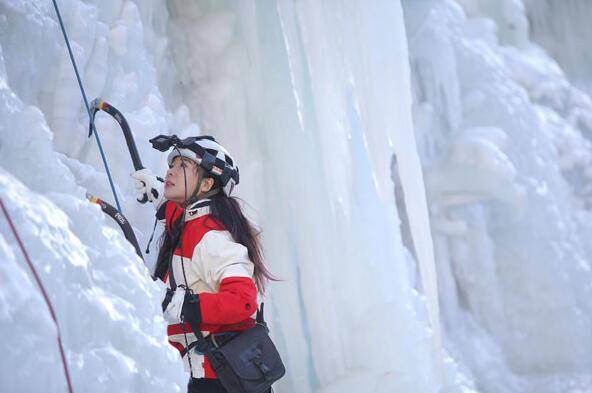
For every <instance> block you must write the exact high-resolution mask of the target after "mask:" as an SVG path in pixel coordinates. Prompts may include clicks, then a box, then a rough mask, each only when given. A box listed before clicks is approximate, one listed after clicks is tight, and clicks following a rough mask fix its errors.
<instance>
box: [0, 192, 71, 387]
mask: <svg viewBox="0 0 592 393" xmlns="http://www.w3.org/2000/svg"><path fill="white" fill-rule="evenodd" d="M0 207H1V208H2V211H3V212H4V216H6V220H7V221H8V225H9V226H10V229H11V230H12V233H13V234H14V237H15V238H16V241H17V242H18V244H19V247H20V249H21V251H22V252H23V255H24V256H25V260H26V261H27V264H28V265H29V268H30V269H31V271H32V272H33V276H34V277H35V281H36V282H37V285H38V286H39V289H40V290H41V294H42V295H43V298H44V299H45V303H46V304H47V307H48V308H49V313H50V314H51V318H52V319H53V322H54V323H55V326H56V329H57V332H58V346H59V349H60V356H61V357H62V364H63V365H64V373H65V374H66V381H67V382H68V392H69V393H72V392H73V390H72V381H71V380H70V373H69V372H68V363H67V362H66V356H65V355H64V347H63V345H62V338H61V334H60V326H59V325H58V320H57V318H56V315H55V312H54V310H53V306H52V305H51V301H50V300H49V296H47V292H46V291H45V288H44V287H43V283H42V282H41V279H40V278H39V275H38V274H37V270H35V266H34V265H33V263H32V262H31V258H29V254H27V250H26V249H25V246H24V244H23V242H22V240H21V238H20V236H19V235H18V232H17V231H16V228H15V227H14V224H13V222H12V220H11V219H10V215H9V214H8V210H6V207H5V206H4V202H2V199H0Z"/></svg>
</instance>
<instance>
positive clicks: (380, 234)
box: [0, 0, 454, 392]
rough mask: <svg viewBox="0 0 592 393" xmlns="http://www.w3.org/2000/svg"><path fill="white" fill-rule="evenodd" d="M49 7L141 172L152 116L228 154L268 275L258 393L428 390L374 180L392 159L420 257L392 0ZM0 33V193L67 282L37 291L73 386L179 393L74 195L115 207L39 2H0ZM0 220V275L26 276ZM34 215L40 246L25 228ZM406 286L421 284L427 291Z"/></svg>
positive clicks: (129, 270) (155, 290)
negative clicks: (262, 391) (267, 381)
mask: <svg viewBox="0 0 592 393" xmlns="http://www.w3.org/2000/svg"><path fill="white" fill-rule="evenodd" d="M59 3H60V5H61V7H62V12H63V16H64V20H65V22H66V28H67V29H68V32H69V34H70V38H71V40H72V45H73V49H74V52H75V56H76V58H77V60H78V63H79V67H80V69H81V71H82V73H83V80H84V81H85V85H86V88H87V93H88V95H89V97H90V98H91V99H92V98H94V97H96V96H101V97H103V98H104V99H106V100H108V101H109V102H111V103H112V104H113V105H115V106H117V107H118V108H119V109H120V110H122V112H124V113H125V115H126V117H127V118H128V120H129V121H130V124H131V126H132V128H133V130H134V133H135V135H136V139H137V144H138V148H139V150H140V153H141V155H142V158H143V161H144V164H145V165H146V166H148V167H150V168H152V169H153V170H154V171H156V172H164V166H163V164H164V162H163V161H164V155H161V154H160V153H157V152H155V151H152V150H151V149H149V147H148V145H147V143H146V141H147V139H148V138H149V137H150V136H153V135H155V134H157V133H161V132H165V131H167V130H174V131H175V132H177V133H179V134H181V135H190V134H196V133H200V132H202V131H201V130H204V131H203V132H212V133H213V134H214V135H215V136H216V137H218V138H219V139H220V140H221V141H222V142H223V143H224V144H225V145H227V146H228V147H229V149H230V151H231V152H232V153H233V154H234V155H235V156H236V158H237V160H238V162H239V163H240V167H241V184H240V186H239V187H238V194H239V196H242V197H243V198H244V199H245V200H246V201H247V202H248V203H249V204H250V205H251V207H250V208H249V209H250V210H249V211H250V213H251V215H253V217H254V218H255V219H256V220H257V221H258V223H259V224H260V225H261V226H262V228H263V236H264V242H265V246H266V249H267V258H268V261H269V265H270V268H271V270H272V271H273V272H274V273H275V274H276V275H277V276H278V277H279V278H281V279H282V280H283V281H280V282H278V283H275V284H273V285H272V286H271V288H270V291H269V293H268V304H269V306H270V307H268V308H266V310H268V319H269V320H270V322H271V325H272V332H273V335H274V337H275V339H276V341H277V343H278V345H279V347H280V350H281V351H282V353H283V354H284V358H285V361H286V363H287V366H288V374H287V376H286V378H285V379H284V380H283V381H282V382H281V383H280V384H279V385H278V387H277V391H284V392H296V391H297V392H337V391H339V392H344V391H352V392H353V391H366V392H372V391H375V392H387V391H400V392H416V391H417V390H420V391H422V392H436V391H438V389H439V387H440V385H441V375H440V374H439V373H440V371H441V370H440V371H439V370H438V367H439V366H438V363H439V362H440V361H441V356H442V354H441V353H439V350H438V348H437V346H438V338H437V335H438V326H437V319H434V310H436V314H437V303H435V302H434V299H433V295H434V294H435V291H434V289H435V287H434V286H433V284H434V280H433V276H432V280H431V281H430V280H425V279H424V280H423V283H422V284H419V283H418V282H417V281H418V280H419V279H421V278H424V277H423V276H422V277H419V278H418V277H416V276H415V274H414V271H415V269H416V266H415V261H414V260H413V258H412V256H411V253H409V252H408V251H407V250H406V249H405V248H404V247H403V245H402V242H401V236H400V231H399V221H398V212H397V209H396V205H395V196H394V193H393V183H392V181H391V162H392V159H393V153H394V152H397V153H398V157H397V158H398V165H399V171H398V175H399V178H400V179H401V183H402V184H403V187H404V188H405V189H404V190H403V189H401V188H399V189H395V190H394V191H395V193H397V194H398V195H405V197H406V201H407V207H408V208H406V210H405V211H404V213H405V215H406V216H407V217H409V221H410V224H411V225H409V227H410V228H411V229H410V232H411V233H412V235H413V237H412V241H413V243H414V244H415V246H416V247H415V253H416V255H418V257H419V258H420V259H421V260H422V261H424V262H425V261H427V263H430V262H431V261H430V259H431V240H430V236H431V235H430V232H429V225H428V220H427V214H426V213H427V212H426V209H425V197H424V192H423V185H422V182H421V181H419V179H421V176H422V174H421V171H420V168H419V159H418V156H417V154H416V153H415V149H414V148H411V149H409V150H408V151H407V150H405V149H404V148H405V147H406V146H413V144H414V143H415V142H414V135H413V132H412V123H411V116H410V103H411V96H410V80H409V69H408V62H407V57H408V54H407V49H406V38H405V32H404V29H403V15H402V9H401V6H400V4H399V3H398V2H394V3H374V4H369V5H365V6H362V5H361V4H360V3H358V2H355V1H350V2H322V3H320V2H314V1H307V2H290V1H277V2H270V3H266V4H262V3H259V2H254V1H220V2H211V1H203V2H194V1H185V2H182V1H176V2H170V3H168V4H165V3H163V2H156V1H141V2H133V1H121V0H112V1H101V2H92V1H91V2H82V1H77V0H69V1H63V2H59ZM352 18H353V19H352ZM0 33H1V34H0V46H1V48H2V54H3V58H2V61H1V62H0V64H1V65H2V66H1V67H0V69H2V70H3V72H2V79H1V80H2V86H1V87H2V93H3V94H4V96H3V97H4V100H3V101H1V102H0V103H1V108H0V111H2V117H1V119H2V120H1V121H0V127H1V132H0V152H1V155H0V165H1V166H2V168H3V169H2V170H3V172H1V173H0V175H1V179H2V192H3V193H2V198H3V200H4V201H5V202H6V203H8V204H9V205H11V206H12V208H11V212H12V213H13V214H15V215H16V216H17V224H18V226H19V227H21V228H23V231H25V234H26V237H27V239H26V240H27V243H28V244H29V246H30V247H32V249H33V250H35V258H34V262H36V263H37V264H39V266H40V268H41V269H45V274H44V275H43V280H44V281H45V282H47V283H48V286H49V288H50V292H52V293H56V292H57V291H56V290H55V288H58V287H60V288H64V290H63V291H62V292H58V293H59V294H60V296H63V297H57V293H56V295H54V296H56V298H55V301H56V303H58V304H59V306H58V307H57V308H58V319H59V320H60V321H61V323H62V331H63V332H64V334H65V335H66V339H65V344H66V349H67V353H68V358H69V360H70V363H72V364H73V366H72V367H73V368H74V369H75V373H74V378H75V389H76V390H77V391H112V390H116V389H117V390H118V391H162V390H163V389H165V390H172V391H174V390H175V389H181V390H182V389H183V387H182V386H183V384H184V382H185V381H184V379H185V378H186V377H184V376H181V375H180V362H178V364H177V363H175V360H174V359H171V357H170V355H171V354H172V352H171V351H170V350H167V349H166V348H165V346H164V331H163V329H162V320H161V319H160V316H159V315H158V314H159V312H158V304H159V300H158V298H159V287H158V285H157V284H153V283H152V282H151V281H150V280H149V278H148V274H147V271H146V270H145V269H144V268H143V267H142V265H141V262H140V261H139V260H138V259H137V258H136V257H135V256H134V255H133V251H132V249H131V248H130V247H127V244H126V243H125V241H124V240H123V238H122V236H121V234H120V233H119V231H118V230H117V229H116V228H115V227H114V225H113V223H111V222H109V221H108V220H106V219H104V218H103V217H102V216H101V214H100V212H99V211H98V210H97V208H96V207H93V206H90V205H88V203H87V202H86V201H85V200H84V199H83V193H84V191H89V192H91V193H94V194H97V195H99V196H101V197H104V198H106V199H107V200H109V201H112V199H111V196H110V190H109V189H108V186H107V184H108V183H107V181H106V176H105V174H104V169H103V167H102V163H101V162H100V160H99V155H98V151H97V148H96V145H95V143H94V140H88V139H86V136H85V135H86V132H87V130H86V128H87V123H86V122H87V119H86V114H85V111H84V109H83V107H82V100H81V97H80V95H79V94H80V93H79V91H78V88H77V85H76V81H75V79H74V74H73V72H72V69H71V65H70V63H69V59H68V57H67V53H66V51H65V47H64V44H63V41H62V37H61V34H60V32H59V28H58V25H57V23H56V17H55V15H54V11H53V9H52V8H51V4H50V3H47V2H25V1H4V2H0ZM385 48H386V49H385ZM96 124H97V129H98V130H99V132H100V136H101V139H102V142H103V146H104V148H105V151H106V152H107V156H108V160H109V164H110V167H111V169H112V172H113V175H114V179H115V182H116V185H117V191H118V193H119V195H120V197H121V198H122V207H123V211H124V213H125V214H126V215H127V217H128V218H129V219H130V220H131V221H132V222H133V223H134V225H135V227H136V230H137V231H138V234H139V238H140V243H141V244H142V245H144V244H145V241H146V238H147V235H148V234H149V231H150V229H151V224H152V220H151V211H150V208H149V207H145V206H142V207H141V206H138V205H137V204H136V203H135V201H134V193H133V186H132V183H131V181H130V179H129V177H128V175H129V173H130V172H131V171H132V167H131V162H130V160H129V157H128V154H127V152H126V150H125V148H124V145H123V138H122V136H121V134H120V132H119V130H118V129H117V127H116V125H115V123H114V122H113V121H112V119H110V118H108V117H107V116H105V115H104V114H99V116H98V118H97V122H96ZM16 131H18V132H16ZM29 156H32V157H34V158H35V159H32V160H28V159H26V158H27V157H29ZM20 183H23V184H20ZM24 195H26V196H27V197H24ZM30 205H35V206H39V210H42V211H44V212H45V213H44V212H37V210H35V209H34V208H30V209H29V208H28V207H29V206H30ZM46 211H49V212H53V213H52V214H50V213H48V212H46ZM33 217H37V218H33ZM54 217H57V218H54ZM36 220H40V221H41V222H44V221H47V222H48V224H47V226H44V225H43V224H39V223H38V222H37V221H36ZM2 225H4V224H2ZM0 228H2V232H1V233H2V239H3V241H2V243H1V244H2V250H3V251H2V252H3V254H4V255H8V259H9V260H10V261H11V262H10V269H12V270H14V271H15V272H17V273H15V274H14V275H16V274H19V275H20V276H24V275H25V274H26V270H25V269H23V266H22V265H19V263H18V261H19V259H18V250H16V249H15V247H14V242H13V240H11V238H10V237H9V236H10V234H9V232H8V231H7V228H6V226H2V227H0ZM34 228H38V229H42V230H43V231H42V232H43V233H45V232H49V233H53V234H55V242H49V243H48V242H46V241H44V240H43V239H44V238H43V236H41V237H38V238H36V239H35V236H34V235H30V234H28V231H34ZM5 244H8V246H5ZM50 256H51V257H50ZM54 265H55V266H54ZM422 266H423V267H422V269H423V270H425V266H427V265H425V264H422ZM428 267H429V266H428ZM56 270H58V271H56ZM432 274H433V272H432ZM7 275H9V276H10V275H12V274H11V273H9V274H7ZM416 280H417V281H416ZM27 285H28V288H31V291H30V292H28V294H29V296H32V297H33V298H38V297H39V295H38V294H36V293H35V294H33V293H34V292H33V291H32V288H33V286H32V284H31V285H29V284H27ZM418 287H423V290H424V291H425V292H426V293H428V291H430V290H431V292H429V294H428V296H427V297H424V296H422V295H420V293H419V292H417V291H416V290H415V289H414V288H418ZM430 288H431V289H430ZM52 289H53V290H52ZM2 293H3V294H4V292H2ZM430 295H431V296H432V298H430ZM426 298H427V299H426ZM19 299H21V298H19ZM26 300H27V299H26V298H25V297H22V300H19V304H22V303H23V302H25V301H26ZM34 304H35V305H34V307H36V308H35V309H36V310H37V311H38V313H36V315H37V314H39V315H46V311H45V310H44V308H43V305H42V303H41V302H40V301H39V299H37V300H35V303H34ZM428 310H429V311H430V312H428ZM85 311H86V312H85ZM17 312H18V309H17V308H14V309H9V312H8V313H6V314H5V315H4V319H3V320H2V321H3V322H2V325H1V329H2V331H6V332H10V331H12V329H14V326H15V323H16V321H17V319H18V318H17ZM44 313H45V314H44ZM81 315H83V316H84V318H83V320H79V319H80V318H77V317H78V316H81ZM430 315H431V317H430ZM27 318H29V316H28V317H27ZM30 319H31V321H32V322H33V321H34V320H33V316H30ZM46 319H47V318H46ZM98 319H100V322H99V320H98ZM128 324H129V325H130V326H131V327H130V328H129V329H127V330H126V328H127V325H128ZM26 326H28V328H26V329H24V330H23V332H22V334H23V335H26V336H27V337H31V339H33V338H38V337H44V338H47V340H45V341H47V346H46V347H43V348H41V349H40V350H42V351H43V353H44V354H52V352H51V351H52V348H53V347H52V345H53V344H52V341H51V339H52V336H53V335H54V332H52V331H51V324H49V323H47V321H45V322H44V325H43V327H41V326H40V327H39V328H37V327H35V326H37V325H36V324H34V323H31V324H28V325H26ZM41 329H44V331H43V332H40V330H41ZM82 332H84V334H83V333H82ZM116 332H117V333H121V334H116ZM7 334H8V333H7ZM89 336H90V338H89ZM5 345H8V344H7V343H5ZM144 346H147V348H144ZM142 349H144V350H143V351H142ZM6 353H12V352H8V348H7V352H6ZM15 356H16V355H15ZM29 356H33V354H30V355H29ZM48 356H54V358H48V361H46V362H44V363H43V364H42V365H40V366H39V367H40V368H42V370H43V373H44V375H50V376H51V377H50V378H51V383H52V384H53V385H52V384H48V385H46V387H48V389H49V390H52V389H53V390H54V391H58V390H60V384H63V379H62V375H61V373H59V372H57V371H56V370H55V368H52V367H55V366H50V364H53V362H54V360H55V352H53V355H48ZM17 359H21V358H16V357H15V358H11V359H9V360H3V361H2V365H3V366H4V365H5V363H6V362H8V361H9V362H12V361H13V360H17ZM448 360H449V363H450V362H451V359H448ZM22 361H23V362H25V361H29V357H27V355H26V354H25V355H24V357H23V358H22ZM8 370H9V371H10V370H12V369H10V368H9V369H8ZM451 372H452V375H453V378H451V379H452V380H454V370H452V371H451ZM27 375H28V374H27ZM22 380H24V382H21V379H20V378H19V379H18V380H15V379H4V378H3V379H1V380H0V381H2V382H1V383H2V384H5V385H2V388H3V389H4V388H5V387H6V389H8V390H15V389H16V390H17V391H18V389H22V390H23V391H31V390H33V389H39V386H38V385H37V382H38V380H35V379H32V378H30V379H27V380H25V377H24V376H23V378H22ZM97 381H99V383H97ZM54 385H55V388H53V386H54ZM165 387H166V388H165Z"/></svg>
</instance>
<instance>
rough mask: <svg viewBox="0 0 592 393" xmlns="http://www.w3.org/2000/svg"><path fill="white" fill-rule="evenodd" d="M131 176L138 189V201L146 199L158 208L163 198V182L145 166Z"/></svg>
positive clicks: (142, 201)
mask: <svg viewBox="0 0 592 393" xmlns="http://www.w3.org/2000/svg"><path fill="white" fill-rule="evenodd" d="M132 178H133V179H134V185H135V186H136V190H137V191H138V194H137V195H136V199H137V200H138V202H141V203H144V202H146V200H148V201H150V202H152V204H153V205H154V207H155V208H156V209H158V208H159V207H160V205H161V204H162V202H163V200H164V191H163V189H164V185H163V182H162V181H161V180H159V179H158V178H157V177H156V176H155V175H154V174H153V173H152V172H151V171H150V169H147V168H144V169H140V170H139V171H136V172H134V173H132Z"/></svg>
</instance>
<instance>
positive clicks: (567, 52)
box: [524, 0, 592, 92]
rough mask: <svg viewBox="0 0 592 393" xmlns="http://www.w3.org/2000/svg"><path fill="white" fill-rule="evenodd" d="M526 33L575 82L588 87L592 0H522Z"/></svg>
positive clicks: (590, 59) (588, 89) (591, 37)
mask: <svg viewBox="0 0 592 393" xmlns="http://www.w3.org/2000/svg"><path fill="white" fill-rule="evenodd" d="M524 4H525V6H526V15H527V16H528V20H529V22H530V35H531V38H532V40H533V41H535V42H536V43H538V44H539V45H541V46H542V47H543V48H545V50H546V51H547V52H548V53H549V55H550V56H551V57H553V59H555V60H556V61H557V62H558V63H559V64H560V65H561V67H562V69H563V70H564V71H565V72H566V73H567V74H568V76H569V77H570V80H572V81H573V82H574V83H576V84H577V85H578V86H581V87H584V88H585V89H586V90H587V91H588V92H589V91H592V90H591V88H592V85H591V83H590V66H591V65H592V52H591V51H590V50H589V49H590V44H589V42H590V40H592V29H590V26H589V21H590V18H591V17H592V4H590V2H588V1H582V0H566V1H548V0H547V1H534V0H526V1H524Z"/></svg>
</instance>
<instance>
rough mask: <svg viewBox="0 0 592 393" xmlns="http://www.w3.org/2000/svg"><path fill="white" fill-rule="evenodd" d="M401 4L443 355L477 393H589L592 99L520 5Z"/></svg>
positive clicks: (509, 3)
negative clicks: (539, 39)
mask: <svg viewBox="0 0 592 393" xmlns="http://www.w3.org/2000/svg"><path fill="white" fill-rule="evenodd" d="M404 5H405V22H406V26H407V33H408V39H409V48H410V62H411V69H412V80H413V93H414V109H413V110H414V120H415V123H416V135H417V139H418V144H419V151H420V156H421V158H422V163H423V166H424V170H425V173H426V175H425V178H426V188H427V193H428V199H429V204H430V213H431V220H432V229H433V234H434V242H435V249H436V260H437V266H438V277H439V287H440V302H441V303H440V304H441V309H442V316H443V324H444V331H445V336H446V339H447V340H446V341H445V342H446V348H447V349H449V350H450V351H451V353H452V355H453V357H454V358H455V359H456V360H457V361H458V362H459V363H460V364H462V365H463V366H466V367H467V368H468V370H466V373H467V374H468V375H470V378H471V379H473V380H474V382H475V387H476V388H477V389H478V390H479V391H483V392H527V391H528V392H567V391H573V390H574V389H575V390H576V391H577V389H582V391H586V390H588V389H589V388H590V386H591V384H590V382H591V378H592V376H591V375H590V369H591V364H592V358H591V357H590V355H589V354H590V350H591V349H592V335H591V332H592V319H591V317H590V316H591V315H592V314H591V313H590V311H591V303H590V301H589V300H588V299H590V291H591V287H590V278H591V271H590V257H589V255H590V252H589V251H590V250H589V242H587V240H586V239H588V238H589V236H590V225H589V224H588V223H589V217H590V212H589V210H588V207H589V197H588V195H587V192H588V191H587V190H589V186H590V177H589V169H588V168H589V167H590V166H589V165H590V153H589V151H590V150H589V148H590V141H589V140H588V139H587V136H588V135H589V133H588V130H589V129H588V128H587V127H588V126H587V125H586V124H587V123H586V121H585V119H586V118H587V116H589V114H590V113H591V111H590V110H591V109H592V106H590V98H589V97H588V96H586V95H584V94H583V93H582V92H581V91H579V90H577V89H576V88H574V87H573V86H571V85H570V84H569V82H567V80H566V78H565V76H564V74H563V72H562V71H561V69H560V68H559V67H558V66H557V64H556V63H555V61H553V60H552V59H551V58H550V57H549V56H548V55H547V54H546V53H545V52H543V50H542V49H541V48H540V47H538V46H535V45H534V44H532V43H530V42H529V40H528V25H527V23H525V22H526V16H525V14H524V7H523V5H522V3H521V2H519V1H502V2H497V1H495V2H494V1H468V0H466V1H459V2H458V3H454V2H451V1H423V2H416V1H405V2H404ZM461 5H462V7H464V8H462V7H461Z"/></svg>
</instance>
